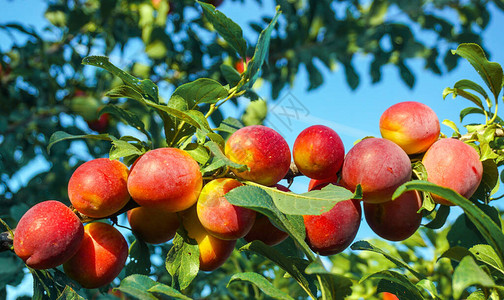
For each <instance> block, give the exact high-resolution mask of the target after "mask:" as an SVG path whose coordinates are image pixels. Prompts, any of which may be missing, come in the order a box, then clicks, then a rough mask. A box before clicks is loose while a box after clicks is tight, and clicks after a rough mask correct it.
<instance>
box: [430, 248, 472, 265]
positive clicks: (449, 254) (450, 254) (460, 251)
mask: <svg viewBox="0 0 504 300" xmlns="http://www.w3.org/2000/svg"><path fill="white" fill-rule="evenodd" d="M468 255H469V256H471V255H472V254H471V252H470V251H469V250H467V248H464V247H460V246H454V247H451V248H450V249H448V250H446V251H445V252H443V254H441V256H439V258H438V260H440V259H441V258H449V259H451V260H454V261H457V262H459V261H461V260H462V259H463V258H464V257H466V256H468Z"/></svg>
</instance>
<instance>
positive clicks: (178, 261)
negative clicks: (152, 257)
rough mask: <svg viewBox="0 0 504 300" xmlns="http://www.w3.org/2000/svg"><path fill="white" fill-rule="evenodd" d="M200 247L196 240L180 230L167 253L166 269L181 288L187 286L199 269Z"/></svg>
mask: <svg viewBox="0 0 504 300" xmlns="http://www.w3.org/2000/svg"><path fill="white" fill-rule="evenodd" d="M199 255H200V253H199V248H198V244H197V243H196V241H194V240H191V239H189V238H188V237H187V236H185V237H184V236H182V235H180V233H179V232H177V234H176V235H175V238H174V239H173V246H172V247H171V248H170V251H169V252H168V254H167V255H166V270H167V271H168V273H170V275H171V276H172V280H174V281H175V282H176V283H177V285H178V286H179V287H180V289H181V290H183V289H185V288H187V287H188V286H189V284H190V283H191V282H192V281H193V279H194V278H195V277H196V275H198V271H199Z"/></svg>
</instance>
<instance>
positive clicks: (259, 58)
mask: <svg viewBox="0 0 504 300" xmlns="http://www.w3.org/2000/svg"><path fill="white" fill-rule="evenodd" d="M280 14H281V11H280V10H279V9H278V8H277V12H276V14H275V16H274V17H273V19H272V20H271V22H270V23H269V25H268V27H266V28H265V29H264V30H263V31H262V32H261V34H260V35H259V40H258V41H257V44H256V48H255V51H254V56H253V57H252V59H251V60H250V62H249V64H248V68H247V71H246V72H245V77H246V78H248V79H249V82H248V86H249V87H252V86H253V85H254V82H255V81H256V79H257V77H258V75H259V74H258V72H259V70H260V69H261V67H262V65H263V63H264V61H265V60H266V57H267V56H268V53H269V45H270V39H271V32H272V31H273V29H274V28H275V24H276V22H277V21H278V18H279V17H280Z"/></svg>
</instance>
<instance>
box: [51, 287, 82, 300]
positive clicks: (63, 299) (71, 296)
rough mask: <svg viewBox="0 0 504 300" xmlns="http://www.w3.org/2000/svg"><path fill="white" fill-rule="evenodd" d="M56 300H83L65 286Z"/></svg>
mask: <svg viewBox="0 0 504 300" xmlns="http://www.w3.org/2000/svg"><path fill="white" fill-rule="evenodd" d="M56 300H84V298H82V297H81V296H80V295H79V294H77V292H76V291H74V290H73V289H72V288H71V287H69V286H68V285H67V286H65V289H64V290H63V292H62V293H61V294H60V295H59V296H58V298H57V299H56Z"/></svg>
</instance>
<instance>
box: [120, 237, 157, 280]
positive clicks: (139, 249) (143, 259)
mask: <svg viewBox="0 0 504 300" xmlns="http://www.w3.org/2000/svg"><path fill="white" fill-rule="evenodd" d="M129 258H130V261H129V263H128V264H127V265H126V269H125V270H126V276H129V275H132V274H142V275H149V274H150V268H151V261H150V252H149V247H147V244H146V243H145V242H144V241H142V240H139V239H136V240H135V241H134V242H133V243H132V244H131V246H130V248H129Z"/></svg>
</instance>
